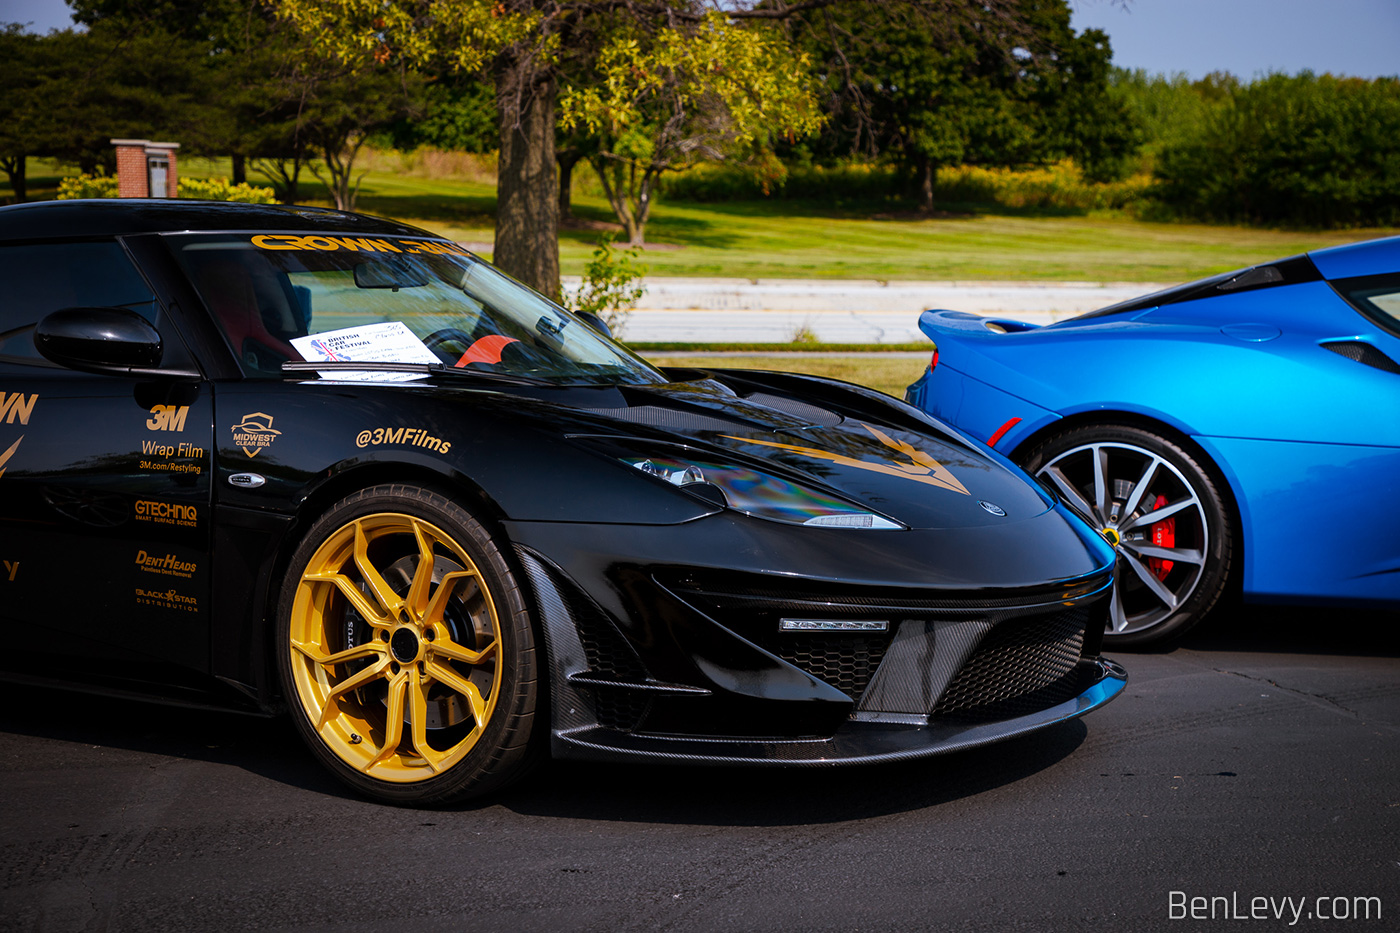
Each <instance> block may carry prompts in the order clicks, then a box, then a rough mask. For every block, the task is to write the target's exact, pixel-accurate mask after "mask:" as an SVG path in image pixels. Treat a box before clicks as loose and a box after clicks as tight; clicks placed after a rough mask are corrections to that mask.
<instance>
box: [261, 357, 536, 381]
mask: <svg viewBox="0 0 1400 933" xmlns="http://www.w3.org/2000/svg"><path fill="white" fill-rule="evenodd" d="M282 372H284V373H316V372H360V373H423V374H425V375H430V376H454V377H457V378H465V379H480V380H482V381H485V382H505V383H509V384H511V385H521V386H547V385H554V383H552V382H550V381H549V380H547V379H539V378H537V377H535V376H522V375H519V374H517V373H498V372H492V371H491V370H487V369H459V368H458V367H456V366H448V365H447V364H446V363H390V362H385V361H382V360H381V361H374V360H360V361H356V360H334V361H332V360H325V361H323V362H320V363H297V362H292V361H290V360H289V361H288V362H285V363H283V364H282Z"/></svg>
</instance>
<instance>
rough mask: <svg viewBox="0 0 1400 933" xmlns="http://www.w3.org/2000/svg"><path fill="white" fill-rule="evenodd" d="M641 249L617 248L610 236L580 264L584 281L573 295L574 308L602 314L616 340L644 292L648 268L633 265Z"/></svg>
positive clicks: (623, 330) (623, 331)
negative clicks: (588, 258)
mask: <svg viewBox="0 0 1400 933" xmlns="http://www.w3.org/2000/svg"><path fill="white" fill-rule="evenodd" d="M640 250H641V248H640V247H637V246H634V247H632V248H631V249H624V250H619V249H617V248H616V247H615V246H613V239H612V237H611V236H607V237H605V238H604V239H603V240H602V241H601V242H600V243H599V244H598V248H597V249H595V250H594V251H593V258H592V259H590V260H589V261H588V264H587V265H586V266H584V267H583V282H582V283H581V284H580V285H579V290H578V292H577V293H576V294H575V295H574V300H573V307H574V309H575V310H577V311H591V312H592V313H594V314H596V315H598V316H599V317H601V318H602V319H603V322H604V323H605V324H607V325H608V329H609V330H611V331H612V335H613V337H614V338H615V339H618V340H621V339H622V336H623V334H624V333H626V331H627V317H628V315H629V314H631V312H632V309H633V308H635V307H636V306H637V302H638V301H640V300H641V298H642V295H644V294H646V285H644V284H642V281H641V279H642V277H643V276H645V275H646V274H647V267H646V266H639V265H637V264H636V260H637V254H638V253H639V252H640Z"/></svg>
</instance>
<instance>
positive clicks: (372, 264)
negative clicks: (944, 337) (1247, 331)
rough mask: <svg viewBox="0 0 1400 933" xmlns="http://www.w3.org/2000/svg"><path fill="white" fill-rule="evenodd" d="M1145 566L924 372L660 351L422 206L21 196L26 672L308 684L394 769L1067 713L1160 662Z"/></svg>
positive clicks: (19, 642)
mask: <svg viewBox="0 0 1400 933" xmlns="http://www.w3.org/2000/svg"><path fill="white" fill-rule="evenodd" d="M1113 557H1114V555H1113V552H1112V549H1111V548H1110V547H1109V546H1108V544H1107V543H1106V542H1105V541H1104V540H1103V539H1102V538H1101V537H1100V536H1099V535H1098V534H1096V533H1095V532H1093V531H1092V530H1091V529H1090V528H1088V526H1086V525H1085V524H1083V523H1082V522H1081V521H1080V520H1078V519H1077V518H1075V517H1073V515H1071V514H1070V513H1069V512H1067V511H1066V510H1065V509H1064V508H1063V507H1061V506H1060V505H1058V504H1057V503H1056V502H1055V501H1054V500H1053V499H1052V498H1051V497H1050V495H1048V494H1047V493H1046V492H1045V491H1043V490H1042V489H1041V488H1040V487H1038V486H1037V485H1035V484H1034V483H1033V482H1031V481H1029V480H1028V479H1027V477H1026V476H1025V475H1024V474H1023V473H1021V472H1019V471H1018V470H1017V469H1016V468H1015V467H1013V466H1011V465H1010V464H1009V463H1008V462H1007V461H1005V460H1003V459H1001V458H1000V457H999V456H998V455H995V454H989V453H988V452H987V451H986V449H985V448H983V447H980V446H978V445H975V444H972V443H969V442H968V441H967V440H966V439H965V438H964V437H963V436H962V435H960V434H959V433H958V432H956V431H955V430H952V429H950V428H948V427H946V426H945V425H943V424H941V423H939V422H937V421H935V420H932V419H931V418H929V417H928V416H926V415H924V414H922V413H920V412H919V411H917V410H915V409H914V408H912V407H910V406H908V405H906V404H904V403H902V402H899V401H896V400H895V399H892V398H890V397H888V396H885V395H881V394H879V393H877V392H873V391H870V390H867V389H863V388H860V387H857V386H852V385H846V384H843V383H838V382H833V381H830V380H824V379H817V378H811V377H805V376H795V375H784V374H779V373H760V372H740V371H721V370H715V371H696V370H659V369H656V368H654V367H652V366H651V365H649V364H647V363H646V362H644V361H643V360H641V359H639V358H637V357H635V356H633V355H632V354H631V353H629V352H628V351H627V350H626V349H624V348H623V347H621V346H619V345H618V344H616V343H614V342H612V341H611V340H609V339H608V338H607V337H606V336H605V335H604V334H603V333H601V332H600V323H599V322H597V321H596V319H595V320H585V319H584V318H582V317H580V316H576V315H574V314H571V313H570V312H568V311H566V310H564V309H563V308H561V307H559V306H558V305H556V304H554V303H553V302H551V301H549V300H547V299H545V298H543V297H541V296H540V295H538V294H536V293H535V292H533V291H531V290H529V289H527V288H525V287H523V286H521V285H520V284H518V283H516V282H515V281H513V280H511V279H510V278H508V277H506V276H504V275H502V274H501V273H500V272H498V271H496V270H495V269H493V268H492V267H491V266H490V265H488V264H486V263H485V262H482V261H481V260H479V259H477V258H476V257H474V256H472V255H471V254H469V253H468V252H466V251H465V250H463V249H462V248H461V247H459V246H457V245H456V244H454V243H452V242H449V241H445V240H442V239H439V238H436V237H433V236H431V235H430V234H427V233H425V232H424V231H422V230H418V229H415V228H412V227H407V226H403V225H400V224H396V223H390V222H387V221H382V220H377V219H372V218H369V217H364V216H358V215H354V214H347V213H340V212H335V211H328V210H320V209H311V208H298V207H276V206H263V205H240V204H218V203H201V202H188V201H158V200H139V201H137V200H133V201H87V202H83V201H69V202H52V203H45V204H26V205H17V206H13V207H7V208H3V209H0V560H3V565H0V566H2V567H3V571H0V594H3V599H0V617H3V621H4V624H5V626H6V632H7V637H6V643H5V647H4V649H3V651H2V652H0V663H2V664H3V667H4V669H5V675H6V676H8V677H10V678H18V679H21V680H25V681H28V682H36V681H60V682H62V683H64V684H66V685H69V686H76V687H79V688H82V689H87V690H91V691H96V692H98V693H102V692H109V693H114V694H139V695H142V696H149V697H155V698H159V699H164V700H167V701H174V702H181V703H187V704H216V705H242V706H244V707H246V708H249V709H252V710H257V711H262V712H267V713H273V712H277V711H280V710H283V709H289V710H290V714H291V716H292V718H293V719H294V720H295V722H296V724H297V726H298V727H299V729H300V732H301V734H302V736H303V737H304V738H305V740H306V743H307V745H308V746H309V747H310V748H311V750H312V751H313V752H314V754H315V755H316V756H317V757H319V758H320V759H321V760H322V761H323V762H324V763H325V764H326V765H327V766H328V767H329V768H330V770H331V771H333V772H334V773H335V774H337V775H338V776H339V777H340V778H341V779H343V780H344V781H346V782H348V783H349V784H350V785H352V786H353V787H355V788H356V789H358V790H359V791H361V792H363V793H365V794H368V795H370V796H372V797H376V798H378V799H381V800H385V801H389V802H395V803H414V804H420V805H430V804H441V803H445V802H448V801H452V800H457V799H461V798H463V797H466V796H470V795H473V794H479V793H484V792H487V791H489V790H492V789H494V788H497V787H500V786H501V785H503V784H505V783H506V782H507V781H509V780H511V779H512V778H513V777H515V776H517V775H519V774H520V773H521V772H522V770H523V769H524V768H525V767H527V766H528V765H529V763H530V762H532V761H533V760H535V759H536V758H538V757H540V756H541V755H542V754H545V753H549V754H553V755H554V756H556V757H572V758H591V759H610V760H622V759H637V758H648V759H653V760H659V759H670V760H677V761H696V762H730V763H749V764H755V765H831V764H839V763H850V762H865V761H876V760H882V759H898V758H912V757H916V756H922V755H929V754H934V753H938V752H945V751H949V750H953V749H959V748H965V747H969V746H972V745H977V744H981V743H985V742H990V741H995V740H998V739H1003V738H1007V737H1009V736H1013V735H1017V734H1021V733H1024V732H1028V731H1030V730H1033V729H1037V728H1041V727H1045V726H1048V725H1051V724H1053V723H1056V722H1059V721H1061V720H1063V719H1066V718H1069V717H1074V716H1078V715H1081V714H1083V713H1085V712H1087V711H1089V710H1091V709H1093V708H1095V707H1097V706H1099V705H1102V704H1103V703H1105V702H1107V701H1108V700H1110V699H1112V698H1113V697H1114V696H1116V695H1117V694H1118V693H1119V692H1120V691H1121V690H1122V688H1123V685H1124V683H1125V675H1124V673H1123V672H1122V670H1121V669H1120V668H1119V667H1117V666H1116V665H1115V664H1113V663H1112V662H1110V661H1106V660H1103V659H1101V658H1100V657H1099V644H1100V638H1101V635H1102V632H1103V628H1104V620H1105V618H1106V613H1107V611H1108V595H1109V593H1110V589H1111V586H1112V582H1113V581H1112V567H1113Z"/></svg>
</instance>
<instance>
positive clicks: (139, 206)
mask: <svg viewBox="0 0 1400 933" xmlns="http://www.w3.org/2000/svg"><path fill="white" fill-rule="evenodd" d="M215 230H259V231H266V230H286V231H318V232H319V231H326V232H335V233H358V234H375V235H391V236H433V235H434V234H431V233H429V232H428V231H426V230H421V229H419V228H418V227H411V226H409V225H407V224H401V223H396V222H394V221H392V220H382V219H380V218H378V217H367V216H365V215H363V214H351V213H348V212H346V211H335V210H331V209H329V208H324V207H302V206H299V205H294V204H242V203H238V202H234V201H195V200H189V199H183V198H182V199H157V198H110V199H109V198H103V199H92V200H70V201H34V202H31V203H27V204H12V205H9V206H8V207H0V242H3V241H6V240H34V239H48V238H52V237H73V236H103V237H106V236H123V235H126V234H133V233H173V232H183V231H192V232H200V231H215Z"/></svg>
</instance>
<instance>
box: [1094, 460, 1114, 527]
mask: <svg viewBox="0 0 1400 933" xmlns="http://www.w3.org/2000/svg"><path fill="white" fill-rule="evenodd" d="M1090 451H1091V452H1092V455H1093V458H1094V506H1095V509H1096V511H1095V513H1094V514H1095V515H1096V516H1097V517H1098V520H1099V524H1100V525H1103V524H1107V522H1108V511H1109V509H1108V502H1109V499H1110V498H1111V496H1110V494H1109V489H1108V450H1107V448H1104V447H1091V448H1090Z"/></svg>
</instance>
